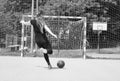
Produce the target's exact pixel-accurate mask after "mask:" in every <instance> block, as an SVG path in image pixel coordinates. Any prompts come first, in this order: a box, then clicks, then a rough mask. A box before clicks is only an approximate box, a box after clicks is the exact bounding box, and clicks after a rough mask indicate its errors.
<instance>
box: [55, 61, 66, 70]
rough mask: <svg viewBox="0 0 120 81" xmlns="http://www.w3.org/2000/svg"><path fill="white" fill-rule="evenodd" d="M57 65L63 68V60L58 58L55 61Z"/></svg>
mask: <svg viewBox="0 0 120 81" xmlns="http://www.w3.org/2000/svg"><path fill="white" fill-rule="evenodd" d="M57 66H58V68H63V67H64V66H65V62H64V61H63V60H59V61H58V62H57Z"/></svg>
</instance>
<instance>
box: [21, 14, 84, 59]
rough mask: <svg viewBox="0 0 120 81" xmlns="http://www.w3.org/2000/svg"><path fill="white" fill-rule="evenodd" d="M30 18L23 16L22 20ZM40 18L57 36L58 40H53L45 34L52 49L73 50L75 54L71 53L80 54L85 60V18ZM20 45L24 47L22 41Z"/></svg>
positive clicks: (44, 16)
mask: <svg viewBox="0 0 120 81" xmlns="http://www.w3.org/2000/svg"><path fill="white" fill-rule="evenodd" d="M31 17H32V15H24V19H25V18H31ZM42 18H43V19H44V21H45V23H46V24H47V26H48V27H49V28H50V29H51V30H52V32H53V33H55V34H57V35H58V39H55V38H54V37H52V36H51V35H49V34H47V36H48V38H49V40H50V42H51V44H52V47H53V49H55V50H58V52H60V51H61V50H64V51H65V50H66V51H69V52H70V51H74V50H75V51H77V52H73V53H80V55H81V56H83V57H84V58H86V54H85V52H86V17H73V16H47V15H43V16H42ZM28 20H29V19H28ZM22 29H23V30H24V29H25V27H24V26H23V27H22ZM23 30H22V38H24V35H23V33H25V32H23ZM21 44H22V45H21V46H23V45H24V44H23V40H22V41H21ZM31 50H33V49H31ZM62 53H63V51H62ZM21 55H22V51H21Z"/></svg>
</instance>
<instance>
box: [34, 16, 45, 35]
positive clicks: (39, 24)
mask: <svg viewBox="0 0 120 81" xmlns="http://www.w3.org/2000/svg"><path fill="white" fill-rule="evenodd" d="M36 21H37V25H38V26H39V27H40V31H41V32H42V33H44V32H43V28H44V24H45V22H44V20H43V18H41V17H39V18H37V20H36Z"/></svg>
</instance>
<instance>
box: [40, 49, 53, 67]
mask: <svg viewBox="0 0 120 81" xmlns="http://www.w3.org/2000/svg"><path fill="white" fill-rule="evenodd" d="M41 50H42V52H43V54H44V58H45V60H46V62H47V64H48V68H49V69H51V68H52V66H51V64H50V60H49V56H48V51H47V50H46V49H44V48H41Z"/></svg>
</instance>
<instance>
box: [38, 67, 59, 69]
mask: <svg viewBox="0 0 120 81" xmlns="http://www.w3.org/2000/svg"><path fill="white" fill-rule="evenodd" d="M37 67H41V68H46V69H48V67H44V66H37ZM52 69H60V68H58V67H52Z"/></svg>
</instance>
